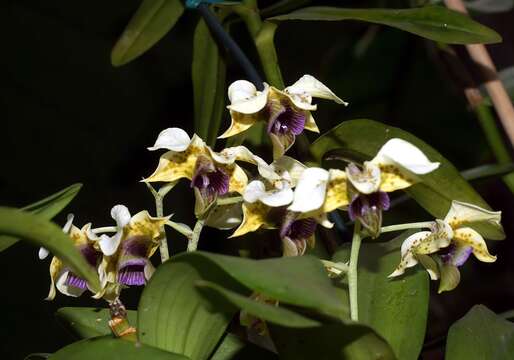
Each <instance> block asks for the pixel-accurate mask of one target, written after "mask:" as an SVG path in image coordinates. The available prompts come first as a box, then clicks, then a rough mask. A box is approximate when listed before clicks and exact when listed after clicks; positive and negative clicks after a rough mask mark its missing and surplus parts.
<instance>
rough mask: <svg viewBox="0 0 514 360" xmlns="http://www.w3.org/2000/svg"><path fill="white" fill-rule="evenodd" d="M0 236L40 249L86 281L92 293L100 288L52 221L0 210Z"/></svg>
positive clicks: (95, 274) (91, 270)
mask: <svg viewBox="0 0 514 360" xmlns="http://www.w3.org/2000/svg"><path fill="white" fill-rule="evenodd" d="M0 235H8V236H14V237H18V238H21V239H23V240H27V241H30V242H32V243H33V244H35V245H38V246H43V247H44V248H46V249H48V250H49V251H50V252H51V253H53V254H54V255H55V256H57V257H58V258H59V259H61V260H62V261H63V262H64V263H65V264H67V265H68V266H70V267H71V268H72V269H73V271H74V272H75V273H76V274H77V275H79V276H80V277H82V278H84V279H86V280H87V282H88V283H89V286H90V287H91V288H92V289H93V290H94V291H95V292H96V291H98V290H99V289H100V283H99V281H98V275H97V273H96V272H95V271H94V270H93V269H92V268H91V266H90V265H89V264H88V263H87V262H86V260H85V259H84V257H83V256H82V255H81V254H80V252H79V251H78V250H77V249H76V248H75V246H74V245H73V243H72V241H71V240H70V238H69V236H68V235H66V234H64V233H63V232H62V229H61V228H60V227H58V226H57V225H55V224H53V223H52V222H50V221H48V220H45V219H43V218H41V217H40V216H37V215H33V214H30V213H27V212H24V211H22V210H19V209H13V208H7V207H0ZM1 240H2V238H0V241H1Z"/></svg>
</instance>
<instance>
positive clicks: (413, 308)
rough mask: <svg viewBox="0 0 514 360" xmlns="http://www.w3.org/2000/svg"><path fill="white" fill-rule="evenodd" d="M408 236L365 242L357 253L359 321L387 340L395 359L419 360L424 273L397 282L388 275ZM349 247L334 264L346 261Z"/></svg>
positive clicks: (426, 284) (425, 288) (425, 306)
mask: <svg viewBox="0 0 514 360" xmlns="http://www.w3.org/2000/svg"><path fill="white" fill-rule="evenodd" d="M410 234H411V233H409V232H406V233H404V234H402V235H400V236H398V237H396V238H395V239H394V240H391V241H389V242H386V243H364V244H362V246H361V250H360V253H359V270H358V286H357V289H358V299H359V300H358V301H359V321H360V322H362V323H364V324H367V325H369V326H371V327H372V328H373V329H374V330H375V331H377V333H378V334H379V335H381V336H383V337H384V339H386V340H387V341H388V342H389V344H390V345H391V348H392V349H393V350H394V353H395V354H396V357H397V358H398V359H402V360H404V359H405V360H409V359H413V360H416V359H418V356H419V354H420V352H421V348H422V346H423V339H424V338H425V328H426V323H427V314H428V300H429V294H430V287H429V280H428V276H427V273H426V272H425V271H424V270H422V269H420V268H418V269H416V271H409V272H408V273H407V274H406V275H404V276H403V277H401V278H399V279H389V278H387V276H388V275H389V274H390V273H392V272H393V271H394V269H395V268H396V266H397V265H398V263H399V262H400V247H401V244H402V242H403V240H405V238H406V237H407V236H408V235H410ZM349 258H350V248H349V246H347V247H344V248H342V249H341V250H339V251H337V252H336V253H335V254H334V259H333V261H335V262H338V261H342V262H345V261H348V259H349Z"/></svg>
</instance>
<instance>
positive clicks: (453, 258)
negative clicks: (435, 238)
mask: <svg viewBox="0 0 514 360" xmlns="http://www.w3.org/2000/svg"><path fill="white" fill-rule="evenodd" d="M472 252H473V249H472V248H471V246H464V247H457V246H455V245H454V244H450V246H448V247H447V248H446V249H445V251H444V253H443V254H441V259H442V260H443V262H444V263H445V264H451V265H455V266H457V267H460V266H462V265H464V263H465V262H466V261H467V260H468V258H469V257H470V255H471V253H472Z"/></svg>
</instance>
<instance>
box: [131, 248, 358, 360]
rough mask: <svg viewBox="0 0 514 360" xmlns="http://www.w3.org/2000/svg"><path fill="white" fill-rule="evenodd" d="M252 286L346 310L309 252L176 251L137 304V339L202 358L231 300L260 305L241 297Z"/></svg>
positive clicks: (325, 309)
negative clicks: (210, 287) (252, 255)
mask: <svg viewBox="0 0 514 360" xmlns="http://www.w3.org/2000/svg"><path fill="white" fill-rule="evenodd" d="M200 280H203V281H208V282H210V283H211V284H215V285H217V286H218V290H219V289H220V288H223V291H222V292H223V296H222V297H220V296H219V295H217V296H212V295H213V294H212V292H211V295H210V296H209V293H206V291H205V289H204V290H203V291H202V290H201V288H199V287H197V286H196V285H202V284H203V285H205V284H206V283H205V282H203V283H202V282H200ZM251 291H256V292H259V293H262V294H264V295H266V296H268V297H271V298H273V299H276V300H279V301H280V302H281V303H284V304H291V305H297V306H302V307H306V308H308V309H311V310H314V311H318V312H322V313H325V314H328V315H332V316H333V317H344V316H345V314H347V312H348V311H347V307H346V306H345V305H344V304H343V303H342V302H341V300H340V297H339V294H338V293H337V291H336V290H335V288H334V287H333V286H332V284H331V283H330V281H329V279H328V278H327V276H326V274H325V271H324V269H323V266H322V265H321V263H320V261H319V260H317V259H315V258H313V257H310V256H302V257H297V258H280V259H267V260H250V259H243V258H238V257H232V256H225V255H218V254H210V253H204V252H199V251H198V252H194V253H187V254H181V255H178V256H176V257H174V258H173V259H171V260H170V261H168V262H166V263H164V264H162V265H161V266H160V267H159V268H158V269H157V271H156V272H155V274H154V275H153V276H152V279H151V280H150V282H149V284H148V285H147V286H146V288H145V290H144V291H143V295H142V297H141V301H140V304H139V309H138V334H139V339H140V340H141V341H142V342H144V343H146V344H149V345H152V346H156V347H159V348H162V349H165V350H168V351H174V352H178V353H182V354H185V355H187V356H189V357H190V358H191V359H193V360H197V359H198V360H200V359H206V358H207V357H208V356H209V355H210V354H211V353H212V351H213V349H214V347H215V345H216V344H217V343H218V341H219V339H220V338H221V336H222V335H223V332H224V331H225V328H226V326H227V325H228V322H229V321H230V319H231V318H232V316H233V315H234V314H235V312H236V311H237V307H236V306H235V305H234V304H236V305H237V306H242V305H244V306H245V307H246V308H248V309H250V306H252V309H253V310H252V311H254V312H256V311H261V309H262V308H257V306H258V305H255V304H253V303H244V300H243V299H242V297H241V296H247V295H249V294H250V292H251ZM218 293H219V292H218ZM227 294H229V295H228V296H230V301H227V300H226V296H227ZM220 298H221V299H222V300H223V301H220ZM243 303H244V304H243ZM281 314H282V315H283V314H284V312H282V313H281ZM272 315H273V316H277V313H276V312H275V313H274V314H272ZM279 315H280V314H279ZM288 315H291V314H288ZM270 316H271V315H270ZM296 319H297V320H298V319H299V318H298V317H297V318H296Z"/></svg>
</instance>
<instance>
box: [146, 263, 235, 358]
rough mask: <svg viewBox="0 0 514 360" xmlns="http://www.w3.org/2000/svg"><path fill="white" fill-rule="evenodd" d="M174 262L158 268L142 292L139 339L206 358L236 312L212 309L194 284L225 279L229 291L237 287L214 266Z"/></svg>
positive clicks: (163, 347) (232, 308)
mask: <svg viewBox="0 0 514 360" xmlns="http://www.w3.org/2000/svg"><path fill="white" fill-rule="evenodd" d="M175 259H176V258H174V259H171V260H169V261H167V262H166V263H164V264H162V265H161V266H159V268H158V269H157V271H156V272H155V273H154V274H153V276H152V279H151V280H150V282H149V283H148V285H147V286H146V288H145V290H144V291H143V294H142V296H141V300H140V302H139V307H138V326H137V331H138V338H139V340H140V341H141V342H143V343H145V344H148V345H151V346H155V347H158V348H161V349H164V350H167V351H173V352H177V353H181V354H185V355H186V356H188V357H190V358H191V359H192V360H203V359H207V358H208V357H209V355H210V354H211V353H212V351H213V350H214V348H215V346H216V344H217V343H218V342H219V340H220V338H221V337H222V336H223V333H224V331H225V329H226V327H227V325H228V323H229V322H230V320H231V318H232V317H233V316H234V314H235V312H236V311H237V309H236V308H235V307H231V306H229V307H225V308H221V307H218V308H216V309H214V308H212V305H211V303H210V302H209V301H208V299H206V298H205V297H204V296H203V295H202V294H201V293H200V292H199V291H198V289H197V288H196V286H195V282H196V281H198V280H201V279H203V278H205V277H207V278H210V279H211V278H214V279H223V281H224V286H226V287H227V288H230V289H234V288H238V285H237V284H235V283H234V282H233V281H231V279H227V278H226V276H225V275H224V274H223V272H220V270H219V269H218V268H217V267H216V266H215V265H213V264H212V263H209V262H206V261H203V262H202V261H198V262H197V264H191V263H188V262H177V261H175ZM204 274H207V275H205V277H204ZM239 290H242V287H239Z"/></svg>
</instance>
